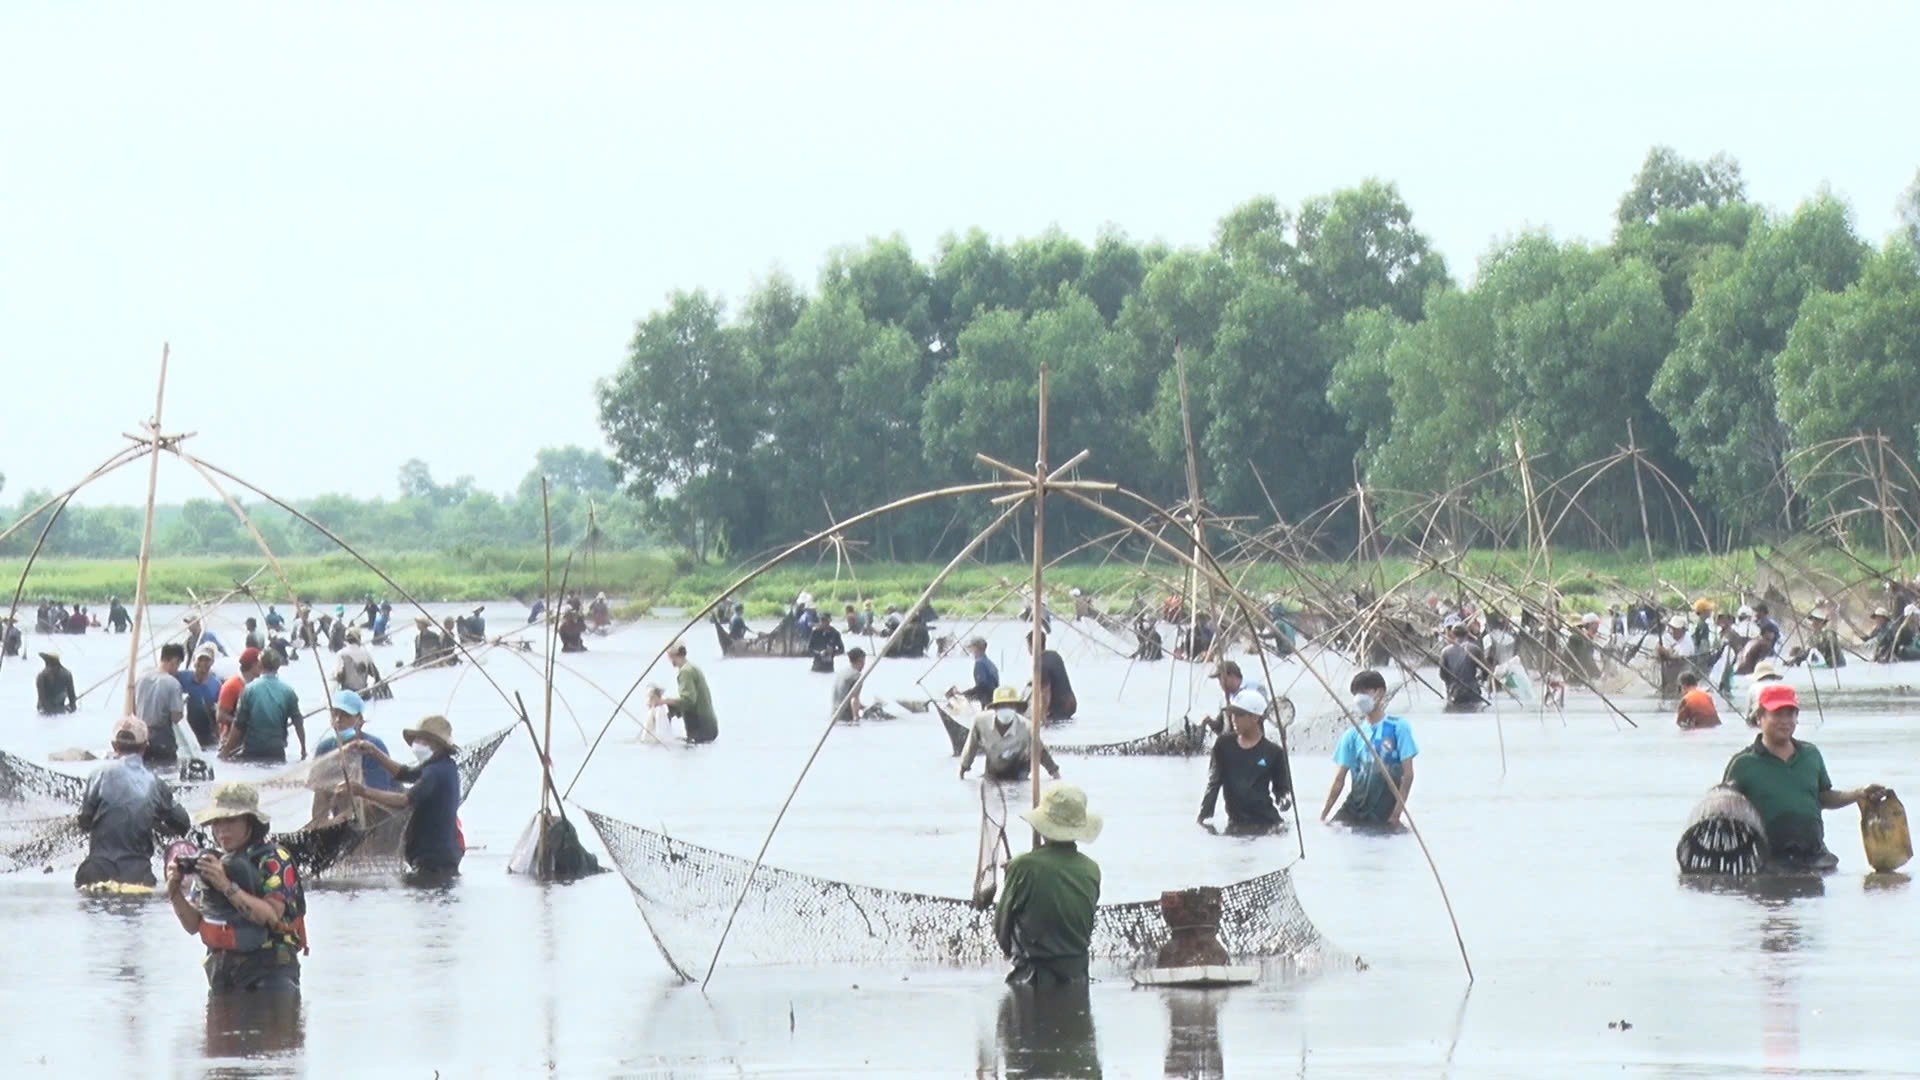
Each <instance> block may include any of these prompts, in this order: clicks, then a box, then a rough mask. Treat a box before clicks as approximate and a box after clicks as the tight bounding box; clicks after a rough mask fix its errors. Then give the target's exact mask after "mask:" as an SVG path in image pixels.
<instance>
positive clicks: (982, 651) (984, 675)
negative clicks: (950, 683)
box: [947, 637, 1000, 708]
mask: <svg viewBox="0 0 1920 1080" xmlns="http://www.w3.org/2000/svg"><path fill="white" fill-rule="evenodd" d="M967 655H969V656H971V657H973V685H972V686H969V687H967V688H966V689H965V690H961V689H960V688H959V687H957V686H956V687H954V688H952V689H950V690H948V691H947V696H948V697H952V696H953V695H954V694H956V693H958V694H959V695H960V696H961V697H964V698H968V699H971V700H972V701H974V702H976V703H978V704H979V705H980V706H981V707H982V708H985V707H986V706H987V705H988V704H989V703H991V702H992V701H993V692H994V691H995V690H998V689H1000V669H999V668H997V667H995V666H994V665H993V661H991V660H989V659H987V639H986V638H983V637H976V638H973V639H972V640H970V641H968V642H967Z"/></svg>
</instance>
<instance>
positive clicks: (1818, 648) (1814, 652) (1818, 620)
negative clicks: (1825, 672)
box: [1787, 607, 1847, 668]
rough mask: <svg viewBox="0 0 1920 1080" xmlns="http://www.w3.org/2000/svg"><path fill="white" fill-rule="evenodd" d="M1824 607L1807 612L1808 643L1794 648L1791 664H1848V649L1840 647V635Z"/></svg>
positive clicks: (1821, 666) (1788, 659)
mask: <svg viewBox="0 0 1920 1080" xmlns="http://www.w3.org/2000/svg"><path fill="white" fill-rule="evenodd" d="M1830 622H1831V619H1830V617H1829V616H1828V614H1827V609H1826V608H1823V607H1817V608H1814V609H1813V610H1812V611H1809V612H1807V635H1806V641H1807V643H1806V644H1805V645H1804V646H1802V647H1800V648H1798V649H1795V650H1793V653H1792V655H1790V656H1789V657H1788V658H1787V664H1788V665H1789V666H1795V665H1799V664H1805V665H1807V666H1808V667H1815V668H1840V667H1846V666H1847V651H1846V650H1845V649H1843V648H1841V647H1840V635H1839V634H1836V633H1834V631H1833V627H1832V626H1831V625H1829V624H1830Z"/></svg>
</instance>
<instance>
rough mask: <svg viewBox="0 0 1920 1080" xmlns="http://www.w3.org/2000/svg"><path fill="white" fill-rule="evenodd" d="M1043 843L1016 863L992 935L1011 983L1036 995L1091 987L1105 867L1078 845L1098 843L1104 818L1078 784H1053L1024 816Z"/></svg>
mask: <svg viewBox="0 0 1920 1080" xmlns="http://www.w3.org/2000/svg"><path fill="white" fill-rule="evenodd" d="M1020 817H1021V818H1022V819H1023V820H1025V821H1026V823H1027V824H1029V825H1031V826H1033V831H1034V832H1036V833H1039V834H1040V839H1041V840H1042V841H1043V842H1042V843H1041V845H1040V846H1039V847H1037V848H1034V849H1033V850H1032V851H1028V852H1023V853H1021V854H1019V855H1016V856H1014V857H1013V861H1012V862H1010V863H1008V864H1007V879H1006V882H1005V883H1004V884H1003V885H1002V886H1001V888H1000V899H999V903H998V906H997V907H996V908H995V909H994V913H993V936H994V939H995V940H996V941H998V942H999V943H1000V951H1001V953H1002V954H1004V955H1005V956H1007V957H1008V958H1010V959H1011V960H1012V961H1013V971H1012V972H1011V973H1010V974H1008V975H1007V982H1008V983H1009V984H1010V985H1013V986H1032V987H1037V988H1044V987H1053V986H1067V985H1072V984H1076V983H1084V982H1086V981H1087V944H1088V942H1089V941H1090V940H1091V939H1092V937H1093V919H1094V909H1095V908H1096V907H1097V906H1098V905H1099V903H1100V864H1099V863H1096V862H1094V861H1093V860H1092V859H1090V858H1088V857H1087V856H1085V855H1083V854H1081V852H1080V848H1079V845H1080V844H1081V843H1091V842H1092V841H1093V840H1095V839H1097V838H1098V837H1099V836H1100V827H1101V824H1102V822H1101V820H1100V815H1098V814H1095V813H1093V812H1092V811H1090V810H1088V809H1087V794H1086V792H1084V791H1081V790H1080V789H1079V788H1078V787H1076V786H1074V785H1073V784H1060V783H1056V784H1049V785H1048V786H1047V790H1046V792H1045V793H1043V794H1042V795H1041V797H1040V805H1039V806H1036V807H1034V808H1033V809H1031V810H1028V811H1026V812H1025V813H1023V814H1021V815H1020Z"/></svg>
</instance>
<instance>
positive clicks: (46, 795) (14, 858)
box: [0, 725, 513, 876]
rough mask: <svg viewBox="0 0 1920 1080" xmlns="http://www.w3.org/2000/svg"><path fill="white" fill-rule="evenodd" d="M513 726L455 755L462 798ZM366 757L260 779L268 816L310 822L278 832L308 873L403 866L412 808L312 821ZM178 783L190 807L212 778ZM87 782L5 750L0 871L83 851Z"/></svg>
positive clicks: (200, 836)
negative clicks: (80, 814) (79, 820)
mask: <svg viewBox="0 0 1920 1080" xmlns="http://www.w3.org/2000/svg"><path fill="white" fill-rule="evenodd" d="M511 734H513V726H512V725H509V726H507V727H504V728H501V729H500V730H499V731H496V732H494V733H493V734H491V735H487V736H485V737H483V738H481V739H479V740H477V741H474V742H471V743H468V744H467V745H466V746H463V747H461V749H460V752H459V753H458V754H457V755H455V757H454V764H455V767H456V768H458V770H459V772H460V800H461V802H463V803H464V802H465V801H466V798H467V796H468V794H470V793H471V792H472V790H473V786H474V784H475V783H476V782H478V780H479V779H480V774H481V772H483V771H484V770H485V769H486V767H487V764H488V763H489V762H491V761H492V760H493V756H494V754H495V753H496V752H498V751H499V749H500V746H501V744H502V743H504V742H505V741H506V739H507V736H509V735H511ZM361 764H362V761H361V759H360V758H359V756H358V755H354V754H337V753H336V754H328V755H327V756H325V757H321V758H316V759H314V760H311V761H304V762H301V763H300V764H298V765H295V766H293V767H292V768H290V769H287V770H285V771H284V772H281V773H278V774H275V775H274V776H271V777H268V778H266V779H264V780H260V781H257V782H256V786H257V787H258V788H259V789H260V805H261V809H262V810H264V811H266V813H267V815H268V816H269V817H270V818H272V819H273V820H275V821H301V822H306V823H307V824H306V825H304V826H302V827H301V828H297V829H289V830H285V831H281V832H276V833H275V834H274V839H275V840H276V841H277V842H278V843H280V844H281V845H282V846H284V847H286V848H287V850H288V852H289V853H290V854H291V855H292V856H293V860H294V865H296V866H298V867H300V869H302V870H304V871H306V872H307V873H308V874H310V875H315V876H318V875H319V874H320V873H322V872H325V871H333V872H338V873H358V874H372V873H383V872H388V871H398V870H401V869H404V867H405V863H404V860H403V859H402V857H401V843H402V839H403V838H404V836H405V833H406V823H407V816H408V814H407V812H406V811H400V812H381V811H378V810H376V809H374V808H369V809H368V810H367V811H366V816H364V817H363V816H360V815H353V816H346V817H342V818H339V819H338V820H330V821H325V822H323V823H320V824H315V823H314V822H315V813H314V812H315V810H316V809H319V807H317V806H316V798H315V796H316V793H318V792H323V791H327V790H330V789H332V788H333V787H334V786H335V785H337V784H339V783H340V782H341V781H342V780H344V779H346V777H347V771H348V770H357V769H358V768H359V766H360V765H361ZM53 778H58V779H57V780H56V779H53ZM356 779H358V777H357V776H356ZM173 786H174V796H175V798H177V799H179V800H180V801H181V802H182V803H184V804H186V805H187V806H188V807H189V809H191V808H192V806H193V804H194V803H195V802H197V801H198V799H199V798H201V797H203V796H204V793H205V792H206V791H210V790H211V789H212V785H211V784H208V783H196V784H176V785H173ZM85 789H86V782H85V781H84V780H82V779H80V778H79V777H75V776H68V775H67V774H65V773H61V772H57V771H55V770H53V769H48V768H45V767H44V766H40V765H36V764H34V763H32V762H30V761H26V760H24V759H22V758H19V757H17V756H14V755H11V754H7V753H6V752H5V751H0V814H4V815H5V816H0V873H4V872H7V871H10V870H19V869H24V868H26V867H48V868H50V867H51V866H52V865H53V864H54V863H56V862H58V861H61V860H62V859H65V858H68V857H72V856H78V855H79V854H80V853H81V852H83V851H85V850H86V847H87V834H86V833H84V832H82V831H81V830H80V827H79V826H78V825H77V824H75V823H74V816H73V815H74V813H75V811H76V810H78V808H79V804H80V800H81V798H82V796H83V795H84V793H85ZM16 793H18V794H16ZM23 809H24V810H25V811H26V812H24V813H21V814H18V815H16V814H13V813H10V811H14V810H23ZM375 814H378V815H379V816H377V817H375V816H373V815H375ZM189 839H190V840H192V841H194V842H195V843H198V844H200V845H201V846H202V847H210V846H212V845H211V840H210V839H209V838H208V837H207V836H206V835H205V834H204V833H203V832H201V831H198V830H196V831H195V832H194V833H193V834H192V835H191V836H189ZM156 841H157V843H156V848H157V849H164V847H165V846H166V842H167V838H165V837H156Z"/></svg>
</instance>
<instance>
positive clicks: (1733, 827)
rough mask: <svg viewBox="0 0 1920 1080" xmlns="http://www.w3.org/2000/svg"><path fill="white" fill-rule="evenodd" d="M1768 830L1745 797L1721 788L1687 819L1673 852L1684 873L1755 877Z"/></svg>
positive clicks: (1764, 858) (1763, 856)
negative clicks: (1752, 875) (1748, 875)
mask: <svg viewBox="0 0 1920 1080" xmlns="http://www.w3.org/2000/svg"><path fill="white" fill-rule="evenodd" d="M1768 854H1769V853H1768V849H1767V830H1766V827H1765V826H1764V825H1762V824H1761V822H1760V815H1759V813H1758V812H1757V811H1755V810H1754V808H1753V804H1752V803H1750V802H1748V801H1747V797H1746V796H1744V795H1742V794H1740V793H1739V792H1738V791H1735V790H1733V789H1732V788H1730V787H1726V786H1725V785H1722V786H1720V787H1716V788H1714V789H1713V790H1711V791H1709V792H1707V795H1706V798H1704V799H1701V800H1700V803H1699V805H1697V806H1695V807H1694V808H1693V813H1692V814H1690V815H1688V817H1687V827H1686V830H1685V831H1684V832H1682V833H1681V834H1680V843H1679V844H1677V845H1676V846H1675V847H1674V849H1673V857H1674V858H1675V859H1676V860H1678V861H1679V863H1680V870H1681V872H1682V873H1687V874H1757V873H1759V872H1760V869H1761V867H1763V866H1765V865H1766V863H1767V857H1768Z"/></svg>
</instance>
